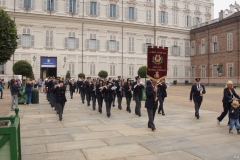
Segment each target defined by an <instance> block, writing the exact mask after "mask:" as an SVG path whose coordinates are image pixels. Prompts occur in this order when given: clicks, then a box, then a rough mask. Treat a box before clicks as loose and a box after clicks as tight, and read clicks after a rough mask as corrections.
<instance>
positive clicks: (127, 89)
mask: <svg viewBox="0 0 240 160" xmlns="http://www.w3.org/2000/svg"><path fill="white" fill-rule="evenodd" d="M130 87H131V84H130V85H128V84H127V83H126V84H125V85H124V91H125V96H126V98H131V97H132V89H131V90H130V91H129V89H130Z"/></svg>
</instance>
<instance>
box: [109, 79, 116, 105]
mask: <svg viewBox="0 0 240 160" xmlns="http://www.w3.org/2000/svg"><path fill="white" fill-rule="evenodd" d="M110 81H111V79H110ZM112 82H113V85H114V86H116V81H115V80H112ZM116 95H117V93H116V90H114V91H113V101H112V106H113V107H115V99H116Z"/></svg>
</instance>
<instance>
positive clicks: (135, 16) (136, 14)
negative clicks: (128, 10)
mask: <svg viewBox="0 0 240 160" xmlns="http://www.w3.org/2000/svg"><path fill="white" fill-rule="evenodd" d="M137 10H138V9H137V8H136V7H135V8H134V20H137V19H138V11H137Z"/></svg>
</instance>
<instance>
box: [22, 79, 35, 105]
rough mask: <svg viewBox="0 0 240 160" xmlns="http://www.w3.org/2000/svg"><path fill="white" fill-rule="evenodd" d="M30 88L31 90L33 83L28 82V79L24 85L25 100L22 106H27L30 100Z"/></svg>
mask: <svg viewBox="0 0 240 160" xmlns="http://www.w3.org/2000/svg"><path fill="white" fill-rule="evenodd" d="M32 88H33V82H32V81H30V79H29V78H27V79H26V85H25V93H26V95H27V96H26V98H25V100H24V104H25V105H26V104H27V105H29V104H30V103H31V100H32Z"/></svg>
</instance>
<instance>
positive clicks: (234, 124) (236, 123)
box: [229, 118, 240, 130]
mask: <svg viewBox="0 0 240 160" xmlns="http://www.w3.org/2000/svg"><path fill="white" fill-rule="evenodd" d="M233 126H235V127H236V129H237V130H240V125H239V121H238V119H232V118H230V127H229V130H232V129H233Z"/></svg>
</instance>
